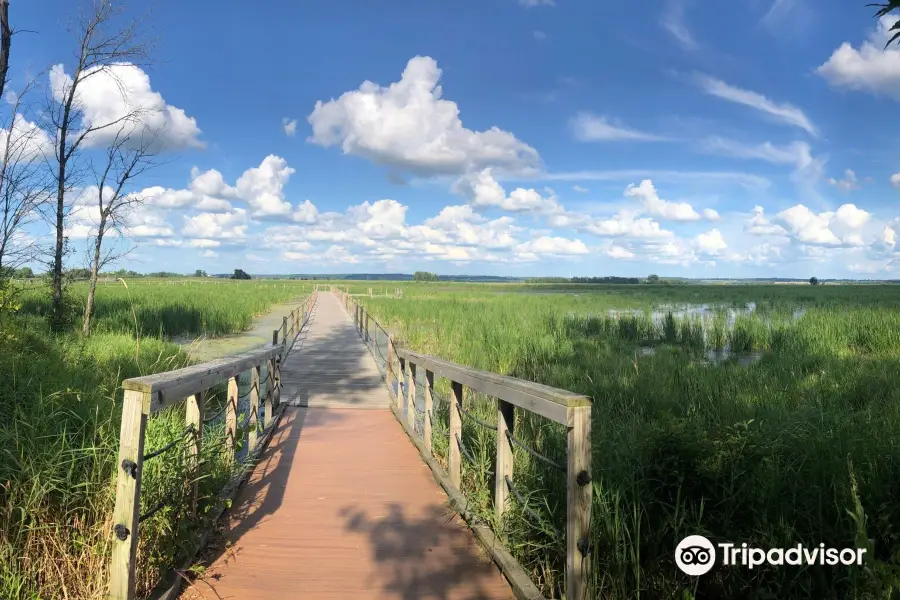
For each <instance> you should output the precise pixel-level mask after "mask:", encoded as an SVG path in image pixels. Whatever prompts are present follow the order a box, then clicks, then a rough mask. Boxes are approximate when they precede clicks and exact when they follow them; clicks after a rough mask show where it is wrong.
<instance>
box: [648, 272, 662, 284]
mask: <svg viewBox="0 0 900 600" xmlns="http://www.w3.org/2000/svg"><path fill="white" fill-rule="evenodd" d="M647 283H659V275H653V274H650V275H648V276H647Z"/></svg>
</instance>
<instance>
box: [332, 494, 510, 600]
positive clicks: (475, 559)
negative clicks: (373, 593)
mask: <svg viewBox="0 0 900 600" xmlns="http://www.w3.org/2000/svg"><path fill="white" fill-rule="evenodd" d="M339 514H340V515H341V516H342V517H343V518H344V519H345V520H346V525H345V529H346V530H347V531H348V532H351V533H354V534H357V535H363V536H365V537H367V538H368V541H369V544H370V555H371V559H372V561H373V562H374V563H375V566H376V569H375V573H376V574H375V575H373V577H372V580H370V581H368V582H367V583H368V584H369V585H370V586H371V587H372V588H375V589H377V590H379V591H380V592H382V595H383V596H386V597H391V598H398V599H401V600H421V599H433V600H451V599H457V598H459V599H463V598H465V599H466V600H488V599H493V598H498V597H503V596H498V587H499V586H498V581H501V583H502V585H504V586H505V582H502V578H499V573H498V571H497V568H496V567H495V566H494V565H493V563H491V561H490V559H489V557H488V556H486V555H484V556H479V555H478V554H477V552H478V550H476V547H475V545H474V541H471V540H472V537H471V534H469V533H468V532H464V531H462V530H461V529H462V527H464V525H461V524H460V523H458V521H457V519H458V517H457V516H456V515H455V513H453V511H452V510H451V509H450V508H449V507H447V506H440V505H436V504H432V505H429V506H426V507H424V509H423V510H421V511H417V512H416V514H413V513H408V512H405V510H404V506H403V505H401V504H397V503H388V504H386V505H385V506H384V508H383V509H381V510H378V511H373V512H371V513H370V512H369V511H367V510H364V509H362V508H359V507H357V506H348V507H344V508H342V509H341V510H340V511H339ZM470 541H471V543H467V542H470ZM501 589H502V588H501ZM506 592H509V590H508V588H506ZM510 594H511V593H510Z"/></svg>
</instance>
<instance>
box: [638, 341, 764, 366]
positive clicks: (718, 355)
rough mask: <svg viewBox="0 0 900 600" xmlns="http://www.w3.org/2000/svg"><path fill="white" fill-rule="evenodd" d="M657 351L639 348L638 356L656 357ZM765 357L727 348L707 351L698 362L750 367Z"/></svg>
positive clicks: (655, 348) (758, 353)
mask: <svg viewBox="0 0 900 600" xmlns="http://www.w3.org/2000/svg"><path fill="white" fill-rule="evenodd" d="M656 350H657V347H656V346H638V347H637V354H638V356H654V355H656ZM765 355H766V353H765V352H761V351H756V352H741V353H738V352H732V351H731V350H728V349H727V348H726V349H722V350H707V351H706V356H705V357H703V358H699V359H698V360H697V362H699V363H701V364H706V365H718V364H721V363H723V362H725V361H727V360H730V359H735V360H737V362H738V364H739V365H741V366H742V367H749V366H750V365H755V364H756V363H758V362H759V361H761V360H762V359H763V357H764V356H765Z"/></svg>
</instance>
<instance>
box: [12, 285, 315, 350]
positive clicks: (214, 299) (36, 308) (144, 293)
mask: <svg viewBox="0 0 900 600" xmlns="http://www.w3.org/2000/svg"><path fill="white" fill-rule="evenodd" d="M314 287H315V284H314V283H312V282H309V281H289V280H263V281H254V280H251V281H232V280H229V279H222V280H210V279H180V280H176V279H169V280H154V279H131V280H128V281H127V282H126V283H124V284H123V283H122V282H121V281H113V282H109V283H104V284H102V285H100V286H99V288H98V291H97V301H96V308H95V309H94V310H95V312H94V319H95V321H94V331H98V332H113V333H123V332H127V333H133V332H134V331H135V326H137V329H138V330H139V331H140V333H141V335H145V336H153V337H157V338H160V339H166V338H171V337H173V336H179V335H206V336H211V337H216V336H222V335H227V334H230V333H237V332H240V331H245V330H247V329H249V328H250V325H251V323H252V321H253V317H254V316H257V315H260V314H263V313H265V312H266V311H267V310H268V309H269V307H270V306H272V305H273V304H276V303H278V302H285V301H288V300H292V299H296V298H301V297H305V296H307V295H308V294H309V293H310V292H311V291H312V290H313V288H314ZM87 291H88V286H87V284H86V283H78V284H75V285H72V286H71V287H70V288H69V290H68V293H69V299H70V305H71V310H70V320H71V321H72V322H76V321H79V320H80V319H81V314H82V311H83V309H84V302H85V298H86V297H87ZM21 301H22V310H21V312H22V313H24V314H29V315H35V316H42V315H46V314H48V312H49V310H50V299H49V297H48V295H47V293H46V289H45V288H43V287H40V286H29V287H28V288H26V290H25V292H24V293H23V295H22V297H21Z"/></svg>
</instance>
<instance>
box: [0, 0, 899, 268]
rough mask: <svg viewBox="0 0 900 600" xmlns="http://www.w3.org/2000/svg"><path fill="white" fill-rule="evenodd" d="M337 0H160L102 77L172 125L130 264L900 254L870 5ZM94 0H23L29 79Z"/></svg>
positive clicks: (838, 264)
mask: <svg viewBox="0 0 900 600" xmlns="http://www.w3.org/2000/svg"><path fill="white" fill-rule="evenodd" d="M39 4H40V5H39ZM311 4H312V3H303V2H282V1H272V2H266V3H259V5H256V6H254V7H252V8H251V7H250V6H249V5H247V4H238V3H236V2H228V3H222V2H216V3H212V2H206V1H201V0H197V1H192V2H175V1H174V0H161V1H158V2H156V3H155V4H154V9H153V13H152V15H151V16H150V18H149V21H148V22H149V23H151V24H152V25H153V27H154V32H153V36H154V37H155V39H156V41H155V47H156V51H155V53H154V61H153V64H152V65H149V66H141V67H140V68H138V67H135V66H129V65H118V66H116V67H115V68H114V69H113V70H111V73H113V74H115V75H116V77H117V78H118V79H119V80H120V81H122V82H125V85H124V86H118V87H116V88H115V89H119V90H120V92H121V93H122V94H124V95H125V96H126V98H125V99H122V98H117V97H114V96H115V94H113V93H112V92H111V91H110V86H109V85H108V82H107V85H106V86H105V87H104V80H103V77H97V78H95V79H94V82H93V83H91V85H90V86H85V88H84V89H83V91H82V94H83V96H82V102H83V104H84V107H85V108H86V110H87V111H88V114H89V115H91V116H92V118H93V119H94V122H99V120H101V119H103V118H113V116H114V115H116V114H117V112H116V111H117V110H121V106H124V105H129V106H135V105H147V106H151V107H152V110H151V111H150V113H149V114H151V115H152V118H153V119H154V120H153V126H154V127H157V126H158V127H159V128H160V130H161V131H164V132H165V133H164V137H165V138H166V139H167V140H168V141H169V142H170V143H168V145H167V150H166V153H165V164H164V165H161V166H159V167H157V168H156V169H154V170H152V171H150V172H147V173H146V174H144V175H143V176H142V177H141V178H140V179H138V180H136V181H134V185H133V186H132V188H133V189H132V192H133V194H135V195H136V196H140V197H141V198H142V199H143V200H144V203H143V205H142V206H141V207H139V208H136V209H135V210H134V211H133V214H131V215H129V218H128V227H126V228H124V229H123V233H124V234H126V235H125V237H123V238H121V239H118V240H115V241H114V243H115V244H117V245H118V246H119V247H123V248H124V247H131V248H133V251H132V252H131V253H130V254H129V255H128V257H127V258H125V259H123V260H121V261H119V265H120V266H124V267H127V268H133V269H136V270H139V271H151V270H152V271H156V270H174V271H180V272H193V270H194V269H205V270H207V271H209V272H230V271H231V270H232V269H234V268H244V269H245V270H247V271H249V272H251V273H254V272H256V273H317V272H318V273H322V272H325V273H340V272H396V271H403V272H411V271H414V270H418V269H427V270H431V271H435V272H438V273H442V274H462V273H468V274H503V275H516V276H525V275H564V276H570V275H646V274H647V273H660V274H666V275H681V276H696V277H757V276H796V277H808V276H811V275H816V276H819V277H879V278H880V277H892V278H893V277H896V275H895V274H892V273H893V271H892V267H893V265H894V260H895V257H896V256H895V233H894V232H895V229H896V228H897V227H898V223H897V218H898V217H900V210H898V209H897V202H896V200H897V195H898V193H900V192H898V188H900V174H898V175H896V176H894V174H895V173H898V172H900V160H898V159H896V158H895V156H896V154H897V153H896V148H897V143H898V142H897V140H898V137H897V136H896V134H895V133H894V131H893V129H892V128H891V127H890V126H888V127H885V125H886V124H889V123H891V122H892V120H893V119H892V118H891V117H892V114H891V113H892V111H896V107H897V104H896V103H897V101H898V100H900V50H888V51H886V52H884V51H882V48H883V46H884V41H885V40H886V38H885V32H884V28H883V26H882V28H881V29H879V23H878V22H877V21H876V20H875V19H874V18H873V16H872V9H871V8H867V7H866V6H865V2H858V3H855V2H845V1H843V0H840V1H839V0H825V1H822V2H817V3H815V4H814V3H813V2H812V0H739V1H738V2H735V3H722V2H712V1H709V0H705V1H702V0H693V1H691V0H666V1H664V2H661V3H659V4H658V5H655V6H654V7H653V8H652V9H651V8H650V7H645V6H643V5H642V6H632V5H629V4H627V3H613V4H612V5H610V4H609V3H597V2H588V1H575V0H555V1H553V0H486V1H483V2H452V3H451V2H447V1H426V2H422V1H421V0H419V1H415V2H414V1H407V0H395V1H393V2H391V3H390V4H389V8H386V7H387V6H388V5H381V6H380V7H376V6H375V3H371V2H363V1H362V0H357V1H353V2H351V1H348V0H334V1H332V2H328V3H318V4H320V6H312V5H311ZM135 7H137V5H136V4H135ZM142 10H143V9H142ZM72 11H73V9H72V7H71V6H70V3H68V2H56V1H50V2H46V3H33V2H32V3H21V4H18V3H17V4H14V5H13V6H12V8H11V13H12V14H11V21H12V22H13V25H14V26H15V27H17V28H18V29H21V30H29V31H28V32H23V33H21V34H19V35H17V36H16V38H15V40H14V43H13V48H12V58H11V65H12V66H11V71H10V75H11V83H10V87H11V88H12V89H13V90H14V91H15V90H17V86H18V89H21V87H22V86H23V85H24V82H25V81H26V79H27V77H28V76H29V75H33V74H34V73H37V72H40V71H41V70H42V69H46V68H49V67H51V66H53V65H60V64H61V65H62V67H56V70H55V71H54V72H55V73H56V74H57V75H58V76H59V77H64V75H63V74H64V73H70V72H71V70H72V67H73V65H72V60H71V59H72V52H73V48H74V44H73V42H72V41H71V38H68V37H67V36H66V33H65V27H64V25H65V23H66V22H67V17H63V16H61V15H70V14H72ZM58 15H60V16H58ZM39 81H40V82H41V83H42V85H46V86H49V87H50V89H52V86H51V85H50V83H51V81H53V79H52V77H50V76H48V75H46V74H42V75H41V76H40V77H39ZM113 87H115V86H113ZM123 90H124V91H123ZM36 110H37V109H36V108H33V109H32V111H31V112H28V111H24V113H25V114H24V115H23V118H24V119H25V121H26V122H32V121H34V122H38V121H39V115H38V114H37V112H36ZM101 150H102V140H99V139H98V140H97V141H96V143H94V144H93V148H92V149H90V150H89V152H94V153H96V152H100V151H101ZM892 176H894V179H893V180H892ZM93 196H94V197H95V196H96V189H94V190H93ZM91 198H92V191H91V188H90V182H88V181H85V182H84V183H83V185H82V186H80V189H78V190H75V191H73V194H72V200H71V202H72V203H73V206H74V208H73V212H72V214H71V216H70V222H69V224H68V233H69V236H70V240H71V244H72V247H73V249H75V250H76V253H75V254H74V255H73V256H72V257H71V259H70V262H71V264H72V265H73V266H80V264H81V263H82V262H83V257H82V256H81V251H82V250H83V249H84V248H86V242H87V241H89V238H90V236H91V235H92V231H93V229H94V228H95V226H94V217H93V210H92V206H91V202H92V200H91ZM28 234H29V235H30V236H32V237H34V238H36V239H39V240H43V236H44V235H46V234H47V230H46V228H44V227H43V226H42V225H40V224H37V223H35V224H32V225H31V226H30V227H29V230H28ZM42 243H43V242H42Z"/></svg>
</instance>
